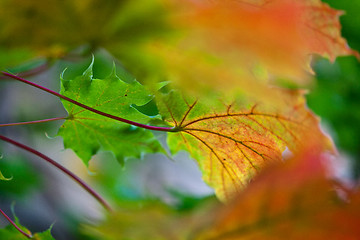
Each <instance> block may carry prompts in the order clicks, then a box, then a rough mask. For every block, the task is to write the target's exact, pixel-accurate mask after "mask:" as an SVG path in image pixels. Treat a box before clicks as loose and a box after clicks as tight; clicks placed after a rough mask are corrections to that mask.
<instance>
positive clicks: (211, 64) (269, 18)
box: [154, 0, 359, 94]
mask: <svg viewBox="0 0 360 240" xmlns="http://www.w3.org/2000/svg"><path fill="white" fill-rule="evenodd" d="M188 2H190V4H189V6H188V8H185V11H184V12H185V13H184V14H183V15H180V18H178V19H177V22H176V24H178V25H180V26H182V27H183V28H184V29H186V30H187V32H186V33H187V35H185V37H184V38H183V39H182V41H179V43H178V44H177V45H176V46H175V47H172V48H171V47H169V49H166V47H165V50H163V51H164V53H163V55H162V56H161V57H163V58H165V59H167V62H166V65H167V69H170V70H171V71H172V72H170V73H172V77H173V79H174V80H175V81H177V83H178V84H179V85H180V86H182V87H183V88H184V89H189V88H190V89H191V88H194V87H197V90H199V91H201V89H203V88H209V84H210V85H211V87H212V88H216V89H223V91H224V92H227V94H229V92H230V91H233V90H234V89H239V88H240V89H246V90H250V91H252V90H253V89H254V88H257V87H258V86H251V82H256V81H257V82H268V81H271V82H274V81H280V82H282V81H285V82H291V83H293V82H295V83H298V84H305V83H308V82H309V81H310V80H311V75H310V74H309V72H312V70H311V68H310V60H311V58H310V56H312V55H313V54H319V55H322V56H325V57H328V58H330V59H331V60H334V59H335V58H336V57H337V56H342V55H352V54H353V55H356V56H359V54H358V53H357V52H356V51H354V50H352V49H350V48H349V47H348V45H347V43H346V40H345V39H344V38H342V36H341V28H340V23H339V16H340V15H341V14H342V12H341V11H338V10H335V9H332V8H330V7H329V6H328V5H327V4H325V3H322V2H321V1H320V0H305V1H294V0H269V1H265V0H263V1H247V0H244V1H241V0H240V1H211V2H209V1H196V2H194V1H188ZM185 6H186V4H185ZM180 9H181V8H180ZM182 9H184V7H183V8H182ZM156 51H157V52H160V53H161V50H160V51H159V50H158V49H156V50H154V52H156ZM188 62H190V65H191V66H192V67H191V71H189V68H188V67H187V66H189V65H186V63H188ZM211 87H210V88H211Z"/></svg>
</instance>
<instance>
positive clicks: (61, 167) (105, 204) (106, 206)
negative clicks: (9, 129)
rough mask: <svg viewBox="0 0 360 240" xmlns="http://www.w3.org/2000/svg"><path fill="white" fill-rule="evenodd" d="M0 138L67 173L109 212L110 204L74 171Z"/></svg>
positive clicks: (27, 148) (33, 150)
mask: <svg viewBox="0 0 360 240" xmlns="http://www.w3.org/2000/svg"><path fill="white" fill-rule="evenodd" d="M0 139H1V140H3V141H5V142H8V143H11V144H13V145H15V146H17V147H19V148H22V149H24V150H26V151H28V152H30V153H32V154H35V155H37V156H39V157H40V158H42V159H44V160H45V161H47V162H48V163H50V164H51V165H53V166H55V167H56V168H58V169H59V170H60V171H62V172H63V173H65V174H66V175H68V176H69V177H71V178H72V179H73V180H75V181H76V182H77V183H78V184H80V185H81V186H82V187H83V188H84V189H85V190H86V191H87V192H88V193H90V194H91V195H92V196H93V197H94V198H96V199H97V200H98V201H99V203H100V204H101V205H102V206H103V207H104V208H106V209H107V210H109V211H110V212H111V211H112V209H111V207H110V205H109V204H108V203H107V202H106V201H105V200H104V199H103V198H102V197H101V196H100V195H99V194H98V193H97V192H95V190H94V189H92V188H91V187H90V186H88V185H87V184H86V183H85V182H84V181H83V180H81V179H80V178H79V177H78V176H76V175H75V174H74V173H72V172H71V171H69V170H68V169H66V168H64V167H63V166H61V165H60V164H59V163H57V162H55V161H54V160H52V159H51V158H49V157H48V156H46V155H44V154H42V153H41V152H39V151H36V150H35V149H33V148H31V147H28V146H26V145H24V144H21V143H19V142H16V141H14V140H12V139H10V138H7V137H5V136H2V135H0Z"/></svg>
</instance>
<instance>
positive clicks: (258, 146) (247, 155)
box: [158, 88, 331, 200]
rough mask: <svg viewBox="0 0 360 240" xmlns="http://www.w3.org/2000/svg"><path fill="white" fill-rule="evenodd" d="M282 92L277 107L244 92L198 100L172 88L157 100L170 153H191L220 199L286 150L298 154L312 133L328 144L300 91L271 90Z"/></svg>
mask: <svg viewBox="0 0 360 240" xmlns="http://www.w3.org/2000/svg"><path fill="white" fill-rule="evenodd" d="M270 91H272V93H273V94H279V95H281V96H282V102H278V103H277V104H276V105H273V104H272V103H267V102H258V101H256V99H251V98H249V97H247V96H243V97H242V98H238V99H237V100H236V101H233V102H230V103H226V102H222V101H220V100H217V101H214V102H201V101H197V100H195V99H192V98H189V97H185V96H182V95H181V94H180V93H179V92H176V91H171V92H170V93H168V94H167V95H164V96H162V99H161V100H159V99H158V108H159V111H160V114H161V116H162V117H163V118H164V120H165V121H167V122H169V123H170V124H173V125H174V127H175V129H177V130H178V132H177V133H169V135H168V144H169V146H170V149H171V151H172V152H173V153H175V152H177V151H179V150H186V151H189V152H190V154H191V156H192V157H193V158H194V159H195V160H196V161H197V162H198V163H199V165H200V168H201V171H202V173H203V179H204V180H205V182H206V183H208V184H209V185H210V186H211V187H213V188H214V189H215V191H216V195H217V196H218V197H219V198H220V199H221V200H229V199H231V198H232V197H233V195H234V194H235V193H237V192H240V191H241V190H242V189H244V187H245V186H246V185H247V184H248V183H249V182H250V181H251V179H252V178H253V177H254V176H255V175H256V174H258V173H259V172H260V171H261V169H262V168H264V167H265V166H267V165H269V164H272V163H275V162H281V161H282V153H283V151H284V150H285V149H286V148H289V149H290V151H292V152H297V151H298V150H299V149H300V148H301V146H302V144H303V143H302V142H306V138H305V136H306V135H307V133H309V132H310V133H311V134H312V136H313V137H318V138H319V139H321V140H320V141H322V142H324V143H326V144H327V146H328V148H331V144H330V143H329V140H328V139H327V138H326V137H325V136H324V135H323V134H322V132H321V131H320V129H319V123H318V119H317V118H316V117H315V116H314V115H313V114H312V113H311V112H310V111H309V110H308V109H307V108H306V106H305V100H304V97H303V92H301V91H287V90H281V89H275V88H272V89H269V92H270Z"/></svg>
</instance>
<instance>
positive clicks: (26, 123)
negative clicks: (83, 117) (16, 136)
mask: <svg viewBox="0 0 360 240" xmlns="http://www.w3.org/2000/svg"><path fill="white" fill-rule="evenodd" d="M64 119H66V117H56V118H49V119H42V120H36V121H29V122H17V123H3V124H0V127H9V126H18V125H28V124H35V123H44V122H52V121H57V120H64Z"/></svg>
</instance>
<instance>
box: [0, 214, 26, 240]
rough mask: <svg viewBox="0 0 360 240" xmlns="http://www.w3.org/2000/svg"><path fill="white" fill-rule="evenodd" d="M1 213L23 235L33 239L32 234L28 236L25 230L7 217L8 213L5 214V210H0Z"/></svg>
mask: <svg viewBox="0 0 360 240" xmlns="http://www.w3.org/2000/svg"><path fill="white" fill-rule="evenodd" d="M0 213H1V214H2V215H3V216H4V217H5V218H6V219H7V220H8V221H9V223H11V224H12V225H13V226H14V227H15V228H16V229H17V230H18V231H19V232H20V233H21V234H22V235H24V236H25V237H27V238H32V236H31V234H27V233H26V232H24V231H23V230H21V229H20V228H19V227H18V226H17V225H16V223H15V222H14V221H13V220H11V219H10V218H9V217H8V215H6V213H4V211H3V210H1V209H0Z"/></svg>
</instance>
